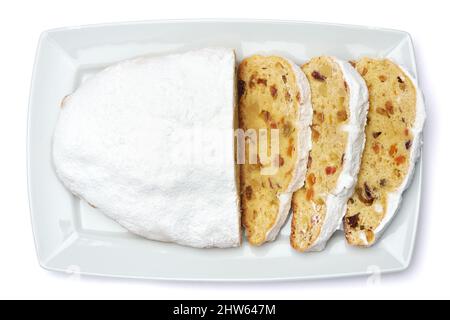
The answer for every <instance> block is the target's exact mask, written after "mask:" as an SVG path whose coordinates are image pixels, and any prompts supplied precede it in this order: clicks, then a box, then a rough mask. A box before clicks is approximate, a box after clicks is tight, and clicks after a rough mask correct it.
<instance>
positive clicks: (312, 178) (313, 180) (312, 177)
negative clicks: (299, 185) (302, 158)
mask: <svg viewBox="0 0 450 320" xmlns="http://www.w3.org/2000/svg"><path fill="white" fill-rule="evenodd" d="M307 181H308V184H309V185H310V186H313V185H314V184H315V183H316V176H315V175H314V173H311V174H309V175H308V178H307Z"/></svg>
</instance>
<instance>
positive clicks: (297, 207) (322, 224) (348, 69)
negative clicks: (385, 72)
mask: <svg viewBox="0 0 450 320" xmlns="http://www.w3.org/2000/svg"><path fill="white" fill-rule="evenodd" d="M302 69H303V71H304V72H305V74H306V76H307V77H308V80H309V82H310V86H311V96H312V106H313V110H314V117H313V123H312V140H313V143H312V149H311V152H310V158H309V162H308V170H307V173H306V183H305V186H304V187H303V188H302V189H300V190H298V191H296V192H295V193H294V196H293V198H292V211H293V216H292V226H291V245H292V247H293V248H294V249H296V250H298V251H301V252H305V251H320V250H323V249H324V248H325V245H326V243H327V241H328V239H329V238H330V237H331V236H332V235H333V233H334V232H335V231H336V230H337V229H338V228H339V225H340V224H341V221H342V218H343V216H344V215H345V212H346V203H347V200H348V199H349V197H350V196H351V195H352V193H353V189H354V186H355V183H356V178H357V175H358V170H359V164H360V159H361V154H362V150H363V148H364V142H365V138H364V127H365V124H366V117H367V111H368V92H367V87H366V85H365V83H364V80H363V79H362V77H361V76H360V75H359V74H358V72H356V70H355V69H354V68H353V67H352V66H351V65H350V64H349V63H348V62H344V61H340V60H338V59H336V58H333V57H327V56H321V57H316V58H313V59H312V60H311V61H309V62H308V63H306V64H305V65H303V67H302Z"/></svg>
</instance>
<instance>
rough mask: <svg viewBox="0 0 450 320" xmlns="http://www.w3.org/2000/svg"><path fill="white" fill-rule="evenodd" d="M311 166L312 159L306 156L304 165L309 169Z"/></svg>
mask: <svg viewBox="0 0 450 320" xmlns="http://www.w3.org/2000/svg"><path fill="white" fill-rule="evenodd" d="M311 165H312V158H311V155H308V163H307V164H306V167H307V168H308V169H309V168H311Z"/></svg>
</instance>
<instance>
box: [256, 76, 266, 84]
mask: <svg viewBox="0 0 450 320" xmlns="http://www.w3.org/2000/svg"><path fill="white" fill-rule="evenodd" d="M256 83H257V84H262V85H264V86H267V80H266V79H261V78H259V79H258V80H257V81H256Z"/></svg>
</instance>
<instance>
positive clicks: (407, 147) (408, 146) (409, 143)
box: [405, 140, 412, 150]
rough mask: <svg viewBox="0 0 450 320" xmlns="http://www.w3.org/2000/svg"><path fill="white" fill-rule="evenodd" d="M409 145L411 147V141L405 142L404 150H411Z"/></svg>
mask: <svg viewBox="0 0 450 320" xmlns="http://www.w3.org/2000/svg"><path fill="white" fill-rule="evenodd" d="M411 145H412V141H411V140H408V141H406V142H405V148H406V150H409V148H411Z"/></svg>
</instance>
